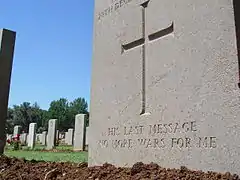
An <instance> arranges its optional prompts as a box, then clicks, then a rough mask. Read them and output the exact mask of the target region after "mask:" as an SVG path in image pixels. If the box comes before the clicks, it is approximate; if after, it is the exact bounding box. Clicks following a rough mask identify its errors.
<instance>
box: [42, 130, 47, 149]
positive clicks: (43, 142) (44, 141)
mask: <svg viewBox="0 0 240 180" xmlns="http://www.w3.org/2000/svg"><path fill="white" fill-rule="evenodd" d="M46 139H47V131H43V132H42V138H41V144H42V145H43V146H46V145H47V140H46Z"/></svg>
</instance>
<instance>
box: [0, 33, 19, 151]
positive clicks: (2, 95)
mask: <svg viewBox="0 0 240 180" xmlns="http://www.w3.org/2000/svg"><path fill="white" fill-rule="evenodd" d="M15 38H16V33H15V32H13V31H9V30H6V29H0V154H2V153H3V151H4V146H5V144H6V134H5V133H6V132H5V123H6V118H7V108H8V97H9V89H10V82H11V74H12V63H13V54H14V47H15Z"/></svg>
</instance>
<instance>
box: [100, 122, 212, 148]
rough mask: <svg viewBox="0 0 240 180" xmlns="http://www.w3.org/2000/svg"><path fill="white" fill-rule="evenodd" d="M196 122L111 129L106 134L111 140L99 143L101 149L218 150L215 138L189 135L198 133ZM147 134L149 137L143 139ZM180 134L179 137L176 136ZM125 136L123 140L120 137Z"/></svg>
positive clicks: (103, 140)
mask: <svg viewBox="0 0 240 180" xmlns="http://www.w3.org/2000/svg"><path fill="white" fill-rule="evenodd" d="M197 131H198V129H197V124H196V121H189V122H183V123H178V122H177V123H166V124H152V125H151V124H150V125H146V126H144V125H137V126H123V127H121V128H120V127H111V128H108V129H107V131H106V132H105V134H106V136H107V137H111V140H109V138H107V139H108V140H107V139H102V140H99V141H98V145H99V147H100V148H109V147H111V148H113V149H122V148H125V149H132V148H134V147H139V146H140V147H143V148H154V149H163V148H174V149H175V148H178V149H184V148H204V149H209V148H210V149H213V148H217V138H216V137H215V136H192V135H188V133H195V134H196V133H197ZM143 134H144V135H146V134H148V135H147V137H142V136H143ZM176 134H178V135H176ZM179 134H181V136H179ZM120 135H123V136H124V138H123V139H119V138H118V137H119V136H120Z"/></svg>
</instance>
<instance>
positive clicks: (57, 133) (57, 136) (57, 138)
mask: <svg viewBox="0 0 240 180" xmlns="http://www.w3.org/2000/svg"><path fill="white" fill-rule="evenodd" d="M58 140H59V130H57V131H56V141H58Z"/></svg>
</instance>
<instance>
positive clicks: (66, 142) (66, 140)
mask: <svg viewBox="0 0 240 180" xmlns="http://www.w3.org/2000/svg"><path fill="white" fill-rule="evenodd" d="M68 140H69V138H68V132H65V144H68Z"/></svg>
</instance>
